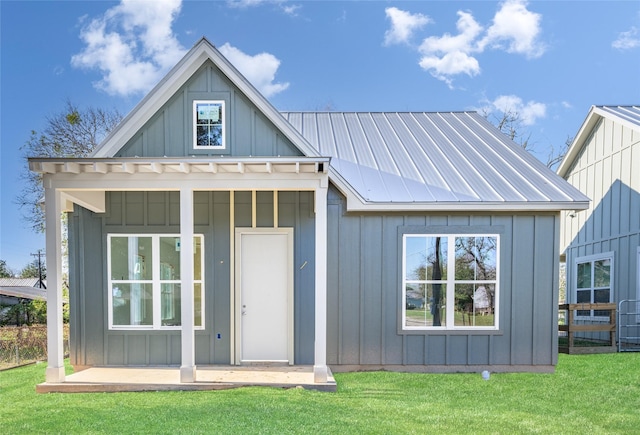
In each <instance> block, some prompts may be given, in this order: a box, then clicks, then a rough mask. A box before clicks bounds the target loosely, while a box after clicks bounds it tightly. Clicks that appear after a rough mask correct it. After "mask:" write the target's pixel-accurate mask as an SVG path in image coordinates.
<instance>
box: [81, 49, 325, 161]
mask: <svg viewBox="0 0 640 435" xmlns="http://www.w3.org/2000/svg"><path fill="white" fill-rule="evenodd" d="M207 60H210V61H211V62H213V64H214V65H215V66H216V67H218V68H219V69H220V70H221V71H222V72H223V74H225V76H226V77H227V78H228V79H229V80H230V81H231V82H232V83H233V84H234V85H235V86H237V87H238V88H239V89H240V91H241V92H242V93H243V94H244V95H245V96H246V97H247V98H248V99H249V100H250V101H251V102H252V103H254V104H255V105H256V107H258V109H259V110H260V111H261V112H262V113H263V114H264V115H265V116H266V117H267V119H269V120H270V121H271V122H273V124H274V125H275V126H276V127H277V128H278V129H279V130H280V131H281V132H282V133H283V134H284V135H285V136H286V137H287V138H288V139H289V140H291V141H292V142H293V143H294V145H295V146H297V147H298V148H299V149H300V151H302V152H303V153H304V154H305V155H307V156H313V157H317V156H319V153H318V152H317V151H316V150H315V149H314V148H313V147H312V146H311V145H310V144H309V143H308V142H307V140H306V139H304V137H302V135H301V134H300V133H299V132H298V131H297V130H295V129H294V128H293V126H292V125H291V124H289V123H288V122H287V121H286V120H285V119H284V117H283V116H282V115H281V114H280V112H278V111H277V110H276V109H275V108H274V107H273V106H272V105H271V103H269V102H268V101H267V100H266V98H264V97H263V96H262V94H260V92H258V91H257V90H256V88H255V87H253V85H252V84H251V83H249V81H248V80H247V79H246V78H244V76H242V74H240V72H239V71H238V70H237V69H236V68H235V67H234V66H233V65H232V64H231V63H230V62H229V61H228V60H227V59H225V58H224V56H222V55H221V54H220V52H219V51H218V50H217V49H216V48H215V47H214V46H213V45H211V43H210V42H209V41H208V40H206V39H205V38H203V39H201V40H200V42H199V43H197V44H196V46H194V48H192V49H191V51H189V52H188V53H187V54H186V55H185V56H184V57H183V58H182V60H181V61H180V62H178V64H177V65H176V66H175V67H174V68H173V69H172V70H171V71H170V72H169V73H168V74H167V75H166V76H165V77H164V78H163V79H162V80H161V81H160V83H158V84H157V85H156V86H155V87H154V89H153V90H151V91H150V92H149V93H148V94H147V95H146V96H145V97H144V98H143V99H142V100H141V101H140V103H138V105H137V106H136V107H135V108H134V109H133V110H132V111H131V112H130V113H129V114H128V115H127V116H126V117H125V118H124V119H123V120H122V121H121V123H120V124H119V125H118V127H116V128H115V129H114V130H113V131H112V132H111V133H110V134H109V135H108V136H107V137H106V138H105V140H104V141H103V143H102V144H101V145H99V146H98V147H97V148H96V150H94V152H93V153H91V154H90V157H112V156H113V155H115V154H116V153H117V152H118V151H119V150H120V148H121V147H122V146H124V144H125V143H127V142H128V141H129V140H130V139H131V138H132V137H133V135H135V134H136V133H137V132H138V131H139V129H140V128H141V127H142V126H143V125H144V124H145V123H146V122H147V121H149V119H151V117H152V116H154V115H155V114H156V112H157V111H158V110H160V108H161V107H162V106H163V105H164V104H165V103H166V102H167V101H169V99H171V97H172V96H173V95H174V94H175V93H176V92H177V91H178V89H180V87H181V86H183V85H184V84H185V83H186V82H187V81H188V80H189V78H191V76H192V75H193V74H195V72H196V71H197V70H198V69H199V68H200V67H202V65H203V64H204V63H205V62H206V61H207Z"/></svg>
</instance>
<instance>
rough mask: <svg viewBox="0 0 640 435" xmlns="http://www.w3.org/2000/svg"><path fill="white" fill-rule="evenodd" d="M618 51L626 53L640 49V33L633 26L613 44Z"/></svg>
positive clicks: (622, 33)
mask: <svg viewBox="0 0 640 435" xmlns="http://www.w3.org/2000/svg"><path fill="white" fill-rule="evenodd" d="M611 46H612V47H613V48H615V49H616V50H620V51H625V50H632V49H634V48H636V47H640V31H639V30H638V28H637V27H635V26H633V27H631V29H629V30H627V31H626V32H620V34H618V38H617V39H616V40H615V41H613V42H612V43H611Z"/></svg>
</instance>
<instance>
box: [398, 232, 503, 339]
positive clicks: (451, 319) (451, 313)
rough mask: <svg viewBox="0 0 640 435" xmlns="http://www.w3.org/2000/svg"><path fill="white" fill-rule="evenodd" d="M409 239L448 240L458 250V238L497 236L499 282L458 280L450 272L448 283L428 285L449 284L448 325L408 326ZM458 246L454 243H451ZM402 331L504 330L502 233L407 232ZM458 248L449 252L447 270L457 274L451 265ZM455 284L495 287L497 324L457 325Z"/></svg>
mask: <svg viewBox="0 0 640 435" xmlns="http://www.w3.org/2000/svg"><path fill="white" fill-rule="evenodd" d="M407 237H446V238H447V239H448V240H447V246H454V247H455V238H456V237H495V238H496V279H495V281H493V280H478V281H467V280H456V279H455V273H447V279H446V280H444V281H433V280H426V281H424V283H426V284H432V283H436V282H442V283H443V284H445V285H446V289H447V290H446V295H445V307H446V316H445V319H447V320H446V323H445V325H443V326H406V309H405V306H406V298H407V294H406V292H407V282H408V281H409V282H411V281H413V280H407V273H406V267H407V266H406V259H405V253H406V242H407ZM452 241H453V242H454V243H451V242H452ZM401 255H402V306H401V311H402V330H403V331H461V330H462V331H496V330H498V329H500V235H499V234H489V233H487V234H475V233H473V234H465V233H450V234H437V233H406V234H403V235H402V254H401ZM455 258H456V253H455V248H454V249H448V251H447V270H451V271H452V272H453V271H454V268H452V267H451V268H450V267H449V265H451V264H453V265H455ZM455 284H492V285H494V287H495V296H494V298H495V299H494V325H493V326H455ZM450 289H451V290H450Z"/></svg>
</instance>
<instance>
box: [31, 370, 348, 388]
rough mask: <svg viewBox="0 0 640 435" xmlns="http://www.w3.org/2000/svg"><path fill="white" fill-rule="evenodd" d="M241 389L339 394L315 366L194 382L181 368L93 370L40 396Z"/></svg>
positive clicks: (214, 375)
mask: <svg viewBox="0 0 640 435" xmlns="http://www.w3.org/2000/svg"><path fill="white" fill-rule="evenodd" d="M240 387H275V388H304V389H308V390H317V391H327V392H335V391H336V387H337V384H336V381H335V379H334V377H333V374H332V373H331V370H329V369H328V376H327V379H326V381H324V382H317V381H316V380H314V374H313V366H275V365H274V366H199V367H198V370H197V372H196V378H195V380H194V382H188V383H184V382H180V368H179V367H91V368H88V369H86V370H82V371H79V372H77V373H73V374H71V375H68V376H66V377H65V380H64V381H63V382H44V383H42V384H39V385H37V386H36V392H38V393H114V392H136V391H205V390H227V389H231V388H240Z"/></svg>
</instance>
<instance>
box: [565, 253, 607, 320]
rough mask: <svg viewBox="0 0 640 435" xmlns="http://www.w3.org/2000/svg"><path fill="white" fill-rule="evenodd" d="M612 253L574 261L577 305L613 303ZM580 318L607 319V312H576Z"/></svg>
mask: <svg viewBox="0 0 640 435" xmlns="http://www.w3.org/2000/svg"><path fill="white" fill-rule="evenodd" d="M612 272H613V252H605V253H602V254H597V255H590V256H588V257H580V258H576V261H575V275H574V276H575V277H576V279H575V286H574V291H575V299H574V300H575V301H576V303H577V304H581V303H584V304H597V303H605V304H608V303H611V302H613V274H612ZM576 316H577V318H580V317H583V318H585V317H588V318H595V317H608V316H609V310H577V312H576Z"/></svg>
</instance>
